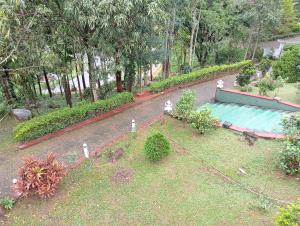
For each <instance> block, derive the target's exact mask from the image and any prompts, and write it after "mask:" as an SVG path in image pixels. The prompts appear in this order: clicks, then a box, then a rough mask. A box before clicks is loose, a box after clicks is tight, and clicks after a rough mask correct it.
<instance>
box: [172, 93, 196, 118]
mask: <svg viewBox="0 0 300 226" xmlns="http://www.w3.org/2000/svg"><path fill="white" fill-rule="evenodd" d="M195 99H196V98H195V93H194V92H193V91H192V90H185V91H183V93H182V95H181V97H180V98H179V100H178V101H177V102H176V108H175V112H174V115H175V116H176V117H177V118H179V119H187V118H188V117H189V114H190V113H191V111H192V110H193V109H194V107H195Z"/></svg>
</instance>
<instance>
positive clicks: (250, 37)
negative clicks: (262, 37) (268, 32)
mask: <svg viewBox="0 0 300 226" xmlns="http://www.w3.org/2000/svg"><path fill="white" fill-rule="evenodd" d="M248 40H249V41H248V45H247V50H246V52H245V56H244V60H246V59H247V55H248V52H249V48H250V45H251V40H252V31H250V34H249V39H248Z"/></svg>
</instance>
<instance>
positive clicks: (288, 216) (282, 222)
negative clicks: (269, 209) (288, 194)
mask: <svg viewBox="0 0 300 226" xmlns="http://www.w3.org/2000/svg"><path fill="white" fill-rule="evenodd" d="M276 225H277V226H290V225H291V226H293V225H295V226H296V225H300V202H298V203H294V204H291V205H288V206H287V207H286V208H280V209H279V214H278V216H277V217H276Z"/></svg>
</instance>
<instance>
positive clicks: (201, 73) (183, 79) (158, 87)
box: [150, 60, 251, 93]
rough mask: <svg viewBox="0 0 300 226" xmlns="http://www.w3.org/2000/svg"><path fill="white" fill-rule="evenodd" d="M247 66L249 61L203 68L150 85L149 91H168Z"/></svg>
mask: <svg viewBox="0 0 300 226" xmlns="http://www.w3.org/2000/svg"><path fill="white" fill-rule="evenodd" d="M248 64H251V61H249V60H246V61H241V62H238V63H235V64H223V65H216V66H212V67H207V68H203V69H200V70H197V71H194V72H191V73H189V74H184V75H177V76H172V77H169V78H167V79H164V80H161V81H158V82H154V83H152V84H151V85H150V91H151V92H153V93H158V92H161V91H163V90H165V89H168V88H170V87H172V86H176V85H180V84H184V83H188V82H192V81H195V80H198V79H204V78H208V77H211V76H213V75H214V74H215V73H218V72H226V71H230V70H235V69H240V68H242V67H244V66H246V65H248Z"/></svg>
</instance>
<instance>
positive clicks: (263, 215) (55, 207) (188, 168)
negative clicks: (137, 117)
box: [7, 117, 300, 225]
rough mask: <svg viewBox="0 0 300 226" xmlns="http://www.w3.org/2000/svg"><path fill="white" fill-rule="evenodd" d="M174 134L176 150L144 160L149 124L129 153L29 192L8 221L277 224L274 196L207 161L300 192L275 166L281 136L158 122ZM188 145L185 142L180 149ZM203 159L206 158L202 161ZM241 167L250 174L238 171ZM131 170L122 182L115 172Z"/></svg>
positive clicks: (290, 193) (277, 194)
mask: <svg viewBox="0 0 300 226" xmlns="http://www.w3.org/2000/svg"><path fill="white" fill-rule="evenodd" d="M153 128H155V130H159V131H161V132H162V133H163V134H165V135H167V136H168V137H169V138H172V140H174V141H176V142H177V143H179V144H180V146H178V145H176V144H175V143H174V142H171V146H172V152H171V154H170V155H169V156H168V157H167V158H165V159H164V160H162V161H161V162H159V163H156V164H154V163H150V162H148V161H147V160H146V159H145V156H144V153H143V144H144V142H145V139H146V137H147V136H148V135H149V134H151V133H152V129H151V128H147V129H143V130H140V131H138V136H137V137H136V138H135V139H134V138H129V137H128V138H125V139H124V140H123V141H121V142H120V143H118V144H116V145H115V146H113V147H111V148H110V149H108V150H106V151H105V153H109V152H110V151H111V150H115V149H116V148H118V147H122V148H123V149H124V150H125V155H124V156H123V157H122V158H121V159H120V160H119V161H117V163H115V164H112V163H111V162H110V161H108V158H107V155H106V154H103V155H102V156H101V157H100V158H97V159H93V160H91V162H85V163H84V164H83V165H81V166H80V167H79V168H77V169H75V170H74V171H72V172H71V173H70V174H69V175H68V176H67V177H66V178H65V179H64V181H63V183H62V185H61V186H60V187H59V190H58V194H57V195H56V196H55V197H53V198H52V199H50V200H47V201H46V200H39V199H32V198H29V199H25V200H23V201H20V202H19V203H18V204H17V205H16V207H15V208H14V209H13V210H12V211H11V212H10V214H9V216H8V221H7V224H8V225H272V224H273V222H274V216H275V215H276V212H277V206H276V203H272V202H270V201H268V200H266V199H264V198H262V197H257V196H256V195H254V194H252V193H249V192H248V191H245V190H243V189H241V188H240V187H239V186H237V185H235V184H232V183H230V182H229V181H227V180H226V179H224V178H223V177H222V176H220V175H219V174H218V173H216V171H214V170H213V169H212V168H210V167H209V166H208V165H211V166H214V167H216V168H218V169H219V170H220V171H222V172H223V173H224V174H226V175H227V176H230V177H231V178H233V179H235V180H237V181H238V182H240V183H242V184H243V185H245V186H247V187H249V188H251V189H254V190H256V191H260V192H264V193H265V194H267V195H269V196H270V197H273V198H276V199H281V200H285V201H289V202H290V201H295V200H296V199H297V198H299V197H300V189H299V185H300V181H299V180H298V179H297V178H296V177H287V176H285V175H283V174H282V173H281V172H280V170H279V169H278V167H277V163H278V161H277V157H278V151H279V150H280V149H281V144H280V143H279V142H277V141H267V140H263V139H259V140H258V142H257V143H255V145H254V146H248V144H247V143H246V142H245V141H244V140H243V139H242V138H241V137H240V136H239V135H237V134H234V133H233V132H231V131H227V130H225V129H218V130H216V131H214V132H212V133H211V134H209V135H199V134H197V133H196V132H195V130H192V129H190V128H189V127H187V126H186V125H185V124H183V123H181V122H179V121H177V120H175V119H171V118H168V117H165V118H164V119H163V121H161V122H157V123H156V124H154V125H153ZM182 147H184V148H182ZM202 160H204V161H205V162H206V163H207V164H208V165H207V164H204V163H203V161H202ZM239 168H243V169H244V170H245V171H246V172H247V174H246V175H240V174H239V170H238V169H239ZM120 169H123V170H124V169H126V170H128V171H130V172H132V177H131V179H130V181H129V182H126V183H116V182H113V181H112V179H111V178H112V176H113V175H114V174H115V172H116V171H118V170H120Z"/></svg>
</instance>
